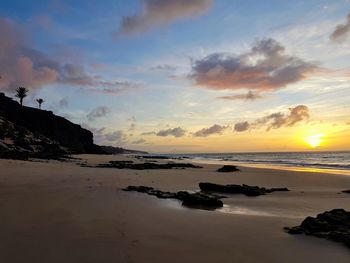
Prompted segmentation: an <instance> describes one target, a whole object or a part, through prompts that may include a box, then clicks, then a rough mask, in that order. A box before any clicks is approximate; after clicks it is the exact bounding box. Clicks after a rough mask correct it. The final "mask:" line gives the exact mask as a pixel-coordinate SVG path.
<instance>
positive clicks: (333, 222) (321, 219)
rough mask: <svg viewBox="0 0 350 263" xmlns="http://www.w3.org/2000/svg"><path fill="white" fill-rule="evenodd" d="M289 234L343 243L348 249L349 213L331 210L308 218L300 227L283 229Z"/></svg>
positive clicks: (349, 233) (349, 235)
mask: <svg viewBox="0 0 350 263" xmlns="http://www.w3.org/2000/svg"><path fill="white" fill-rule="evenodd" d="M284 229H285V230H286V231H287V232H288V233H289V234H306V235H311V236H316V237H319V238H326V239H329V240H333V241H336V242H341V243H344V244H345V245H346V246H348V247H349V248H350V212H347V211H345V210H344V209H333V210H331V211H326V212H324V213H321V214H318V215H317V216H316V217H310V216H308V217H307V218H305V219H304V220H303V222H302V223H301V225H300V226H296V227H285V228H284Z"/></svg>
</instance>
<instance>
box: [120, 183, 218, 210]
mask: <svg viewBox="0 0 350 263" xmlns="http://www.w3.org/2000/svg"><path fill="white" fill-rule="evenodd" d="M122 190H123V191H136V192H140V193H146V194H148V195H153V196H156V197H158V198H163V199H168V198H171V199H177V200H180V201H182V205H183V206H186V207H190V208H199V209H207V210H208V209H209V210H211V209H216V208H220V207H223V203H222V201H221V200H220V197H217V196H214V195H210V194H206V193H189V192H186V191H179V192H176V193H172V192H163V191H160V190H157V189H154V188H153V187H148V186H128V187H126V188H124V189H122Z"/></svg>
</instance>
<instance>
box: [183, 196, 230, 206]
mask: <svg viewBox="0 0 350 263" xmlns="http://www.w3.org/2000/svg"><path fill="white" fill-rule="evenodd" d="M182 205H183V206H187V207H194V208H200V207H202V208H205V209H211V208H213V209H216V208H219V207H223V206H224V204H223V203H222V201H221V200H220V199H218V198H215V197H213V196H210V195H206V194H203V193H194V194H188V195H185V196H183V197H182Z"/></svg>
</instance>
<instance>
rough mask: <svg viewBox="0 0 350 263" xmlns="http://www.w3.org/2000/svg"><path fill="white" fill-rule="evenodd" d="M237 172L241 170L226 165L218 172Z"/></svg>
mask: <svg viewBox="0 0 350 263" xmlns="http://www.w3.org/2000/svg"><path fill="white" fill-rule="evenodd" d="M236 171H239V169H238V168H237V166H235V165H224V166H223V167H221V168H219V169H218V170H217V172H220V173H230V172H236Z"/></svg>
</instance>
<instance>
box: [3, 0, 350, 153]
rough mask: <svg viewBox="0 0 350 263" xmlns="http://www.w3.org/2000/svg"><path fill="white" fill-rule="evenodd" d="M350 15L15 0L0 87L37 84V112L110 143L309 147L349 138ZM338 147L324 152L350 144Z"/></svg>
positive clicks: (338, 10)
mask: <svg viewBox="0 0 350 263" xmlns="http://www.w3.org/2000/svg"><path fill="white" fill-rule="evenodd" d="M349 12H350V1H348V0H338V1H321V0H309V1H282V0H274V1H272V0H270V1H257V0H255V1H254V0H249V1H247V0H246V1H238V0H233V1H226V0H203V1H200V0H188V1H184V0H164V1H160V0H132V1H116V0H114V1H112V0H108V1H63V0H53V1H19V0H18V1H16V0H15V1H6V2H4V3H1V4H0V17H1V19H3V20H2V26H3V28H4V29H3V30H4V31H3V32H4V33H3V35H2V36H1V35H0V38H2V39H1V40H2V41H3V40H5V39H11V41H9V42H11V44H9V46H6V45H5V44H4V45H3V46H1V45H0V48H1V49H2V50H0V51H2V52H3V53H8V54H9V55H8V56H4V57H1V56H0V70H3V71H4V73H2V74H3V75H4V76H5V77H4V78H3V80H2V82H0V89H2V90H3V91H4V92H6V93H7V94H9V95H13V94H12V90H13V87H14V86H15V85H21V84H23V85H25V86H28V88H29V89H30V90H31V96H30V97H29V98H28V99H27V102H26V103H27V105H31V106H35V104H34V102H33V101H34V98H36V97H42V98H44V100H45V104H44V108H46V109H49V110H53V111H54V112H55V113H56V114H59V115H63V116H65V117H67V118H69V119H70V120H72V121H74V122H77V123H80V124H82V125H83V126H84V127H87V128H89V129H91V130H93V131H94V133H95V140H96V142H97V143H101V144H109V145H116V146H123V147H129V148H139V149H145V150H149V151H157V152H167V151H179V152H188V151H255V150H256V151H263V150H265V149H266V147H267V146H266V144H268V141H269V140H272V141H275V140H274V139H273V138H277V137H278V138H279V139H278V143H277V142H276V143H275V142H274V143H272V144H271V145H272V146H271V147H270V146H269V147H270V150H305V149H308V148H307V147H308V146H307V145H305V144H303V143H302V139H300V138H299V139H298V140H297V141H296V143H295V144H294V145H289V144H288V142H290V141H291V138H294V137H293V136H295V134H298V136H302V137H303V136H304V137H305V136H307V134H309V133H315V132H316V133H322V134H323V135H324V137H325V138H326V137H327V138H328V141H332V140H333V141H334V137H335V135H334V134H338V135H337V136H338V137H339V138H340V139H339V140H340V141H341V138H345V137H346V135H348V134H349V128H350V126H349V125H348V124H347V123H349V122H350V116H349V115H350V108H349V106H348V100H349V98H350V91H349V77H350V69H349V67H350V65H349V61H350V60H349V58H350V36H349V35H350V33H349V32H347V31H346V30H345V31H346V32H343V33H342V34H341V35H339V36H338V35H336V37H335V38H332V37H330V36H331V35H332V34H333V33H334V32H335V30H336V28H337V26H339V25H344V27H345V28H346V25H347V24H346V23H347V15H348V14H349ZM126 18H127V19H129V20H127V19H126ZM123 21H129V24H123ZM130 21H131V22H130ZM349 23H350V22H349ZM349 27H350V26H349ZM7 28H8V30H5V29H7ZM0 30H1V29H0ZM349 31H350V30H349ZM1 32H2V31H0V33H1ZM11 32H12V33H13V35H15V36H13V35H12V33H11ZM13 43H14V44H13ZM269 48H272V49H273V52H276V54H277V57H275V55H276V54H272V53H271V52H270V53H269V51H268V49H269ZM9 50H10V51H9ZM23 50H27V51H25V52H24V51H23ZM211 55H212V56H211ZM214 55H217V58H215V56H214ZM11 58H13V61H14V60H16V61H17V60H18V61H17V62H18V63H17V64H16V63H15V64H14V65H12V64H11V66H10V67H8V68H10V69H12V67H13V72H17V75H20V77H18V78H17V77H16V76H17V75H16V74H14V73H13V74H12V73H11V71H10V69H7V68H6V65H7V64H8V63H9V62H8V61H9V60H11ZM44 58H45V59H44ZM1 60H2V61H1ZM265 60H266V61H265ZM261 61H265V62H261ZM215 63H216V64H215ZM267 63H270V64H271V65H267ZM24 65H26V66H24ZM195 65H197V66H198V67H196V66H195ZM28 67H29V68H30V69H28ZM208 69H210V70H208ZM203 70H205V72H204V71H203ZM288 70H290V72H288ZM24 71H25V72H24ZM6 74H7V75H6ZM11 74H12V75H11ZM30 74H32V75H30ZM213 74H214V75H213ZM261 74H263V77H262V75H261ZM278 74H280V75H278ZM275 75H276V76H275ZM213 76H214V77H213ZM247 77H249V78H248V79H247ZM276 82H278V83H277V84H276ZM247 94H253V95H252V97H251V98H248V97H247ZM221 97H226V99H222V98H221ZM228 98H230V99H228ZM298 105H304V106H306V107H307V113H305V112H303V113H301V112H299V113H297V114H301V115H298V116H294V115H293V114H294V113H293V111H291V109H293V108H296V107H297V106H298ZM298 109H299V108H298ZM274 113H280V115H273V114H274ZM89 114H90V115H89ZM270 115H273V116H274V117H269V116H270ZM87 116H95V117H93V118H90V119H89V118H88V117H87ZM276 116H279V117H276ZM264 118H265V119H264ZM293 118H295V119H293ZM294 120H296V122H294ZM244 122H247V123H248V124H249V125H248V126H247V129H246V130H244V131H239V132H238V131H237V130H235V128H234V127H235V124H237V123H244ZM277 123H279V124H278V125H277ZM215 125H218V126H215ZM269 125H273V126H271V127H273V128H271V129H269V128H268V127H270V126H269ZM211 127H212V128H211ZM315 127H316V128H315ZM176 128H180V129H181V130H182V132H179V131H180V130H179V129H177V130H175V129H176ZM210 128H211V129H210ZM202 129H207V130H205V132H204V133H196V132H197V131H199V130H202ZM267 130H269V131H267ZM160 131H166V132H165V133H160ZM145 133H146V134H145ZM196 134H201V135H200V136H197V135H196ZM300 134H301V135H300ZM265 138H266V140H265ZM243 139H244V140H248V141H249V140H252V139H254V140H256V141H257V142H259V141H261V142H262V143H261V144H260V143H257V144H256V146H255V147H254V146H251V145H248V143H247V144H242V143H241V141H242V140H243ZM333 141H332V143H328V144H326V143H325V145H323V148H321V147H320V148H319V149H321V150H323V149H324V150H327V149H331V150H344V149H349V147H350V145H349V144H345V145H344V143H343V144H341V143H337V142H335V141H334V142H333ZM228 142H229V143H228Z"/></svg>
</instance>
